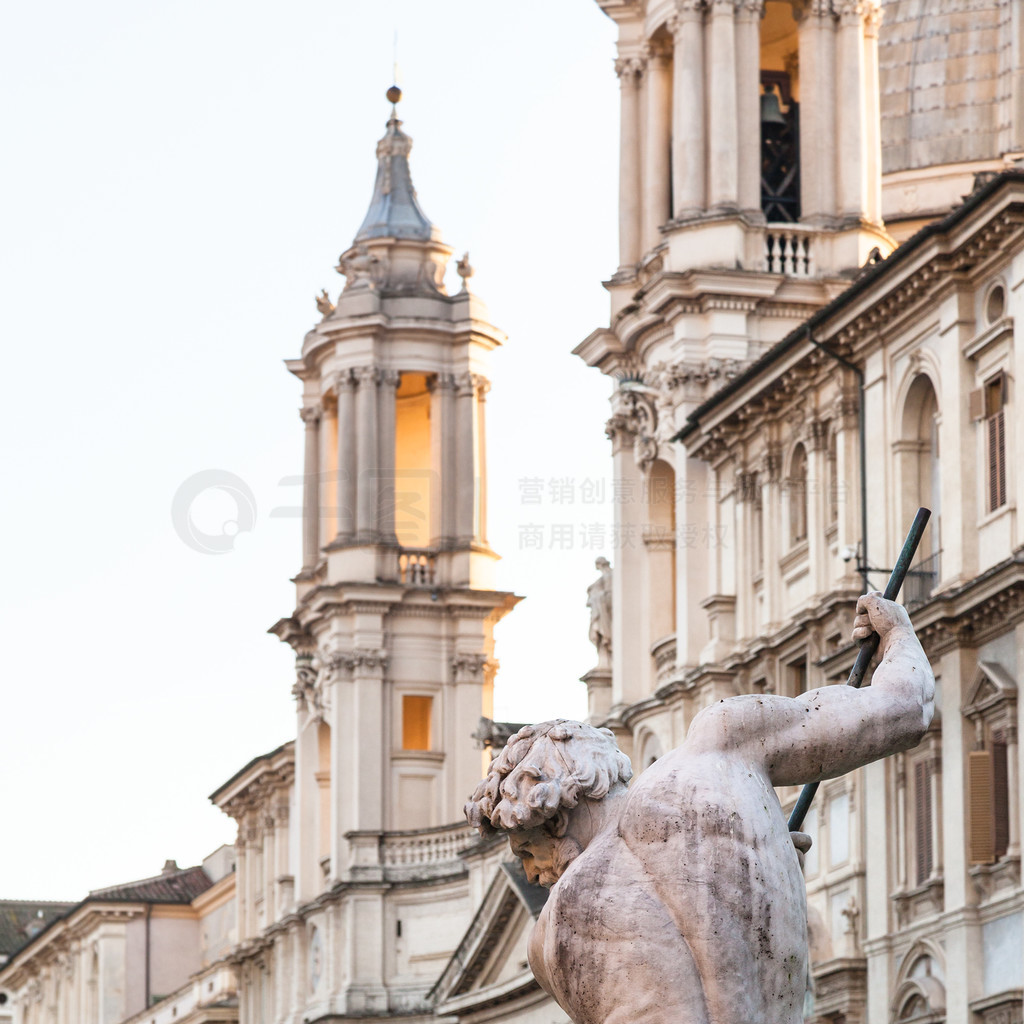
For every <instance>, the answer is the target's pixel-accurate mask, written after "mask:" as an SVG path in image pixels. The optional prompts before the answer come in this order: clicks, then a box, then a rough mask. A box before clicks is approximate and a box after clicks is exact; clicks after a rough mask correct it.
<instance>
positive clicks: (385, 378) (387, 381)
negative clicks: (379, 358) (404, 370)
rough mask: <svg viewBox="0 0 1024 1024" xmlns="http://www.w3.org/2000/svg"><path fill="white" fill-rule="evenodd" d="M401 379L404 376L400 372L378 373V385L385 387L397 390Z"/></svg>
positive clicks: (383, 371) (387, 371)
mask: <svg viewBox="0 0 1024 1024" xmlns="http://www.w3.org/2000/svg"><path fill="white" fill-rule="evenodd" d="M401 379H402V374H401V373H400V372H399V371H398V370H378V371H377V383H378V384H383V385H384V386H385V387H391V388H397V387H398V385H399V382H400V381H401Z"/></svg>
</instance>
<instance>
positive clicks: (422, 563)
mask: <svg viewBox="0 0 1024 1024" xmlns="http://www.w3.org/2000/svg"><path fill="white" fill-rule="evenodd" d="M436 558H437V555H436V553H435V552H434V551H432V550H431V549H429V548H402V550H401V551H400V552H399V555H398V572H399V578H400V579H401V581H402V582H403V583H404V584H405V585H406V586H407V587H432V586H433V585H434V579H435V574H434V569H435V559H436Z"/></svg>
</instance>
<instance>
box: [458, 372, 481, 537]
mask: <svg viewBox="0 0 1024 1024" xmlns="http://www.w3.org/2000/svg"><path fill="white" fill-rule="evenodd" d="M478 383H479V378H478V377H477V375H476V374H475V373H464V374H462V375H461V376H460V377H459V378H458V386H457V391H456V398H455V405H456V411H455V466H456V469H455V542H456V544H457V545H458V547H460V548H467V547H469V545H470V544H471V543H472V541H473V537H474V520H475V512H476V488H477V482H476V440H477V439H476V392H477V386H478Z"/></svg>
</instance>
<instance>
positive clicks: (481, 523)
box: [474, 377, 491, 544]
mask: <svg viewBox="0 0 1024 1024" xmlns="http://www.w3.org/2000/svg"><path fill="white" fill-rule="evenodd" d="M490 390H491V385H490V382H489V381H487V380H485V379H484V378H483V377H481V378H479V383H478V385H477V389H476V525H475V528H474V536H475V538H476V539H477V540H478V541H479V542H480V543H481V544H486V543H487V392H488V391H490Z"/></svg>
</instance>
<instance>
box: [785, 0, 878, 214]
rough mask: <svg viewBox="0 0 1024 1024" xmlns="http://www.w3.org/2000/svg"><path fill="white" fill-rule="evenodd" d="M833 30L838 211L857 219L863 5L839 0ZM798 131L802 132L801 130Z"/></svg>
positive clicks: (861, 182)
mask: <svg viewBox="0 0 1024 1024" xmlns="http://www.w3.org/2000/svg"><path fill="white" fill-rule="evenodd" d="M838 8H839V29H838V32H837V33H836V74H835V79H836V90H837V96H836V100H837V102H836V136H837V138H838V140H839V145H838V156H839V166H838V170H837V173H838V178H839V214H840V216H841V217H842V218H843V219H844V220H846V219H851V220H852V219H857V220H859V219H861V218H862V217H863V216H864V213H865V202H864V200H865V195H864V192H865V180H866V176H867V168H866V167H865V159H864V158H865V145H864V142H865V134H866V130H867V126H866V124H865V120H866V114H867V111H866V110H865V106H866V98H865V95H864V93H865V81H864V5H863V3H862V2H861V0H840V2H839V4H838ZM801 134H802V133H801Z"/></svg>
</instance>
